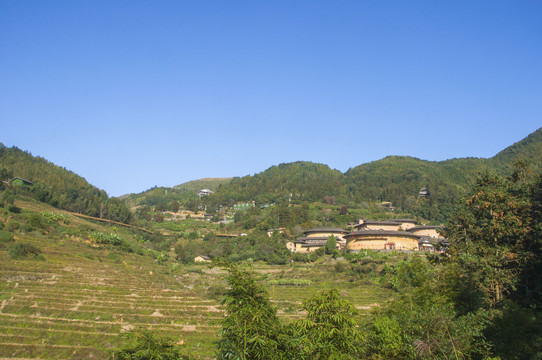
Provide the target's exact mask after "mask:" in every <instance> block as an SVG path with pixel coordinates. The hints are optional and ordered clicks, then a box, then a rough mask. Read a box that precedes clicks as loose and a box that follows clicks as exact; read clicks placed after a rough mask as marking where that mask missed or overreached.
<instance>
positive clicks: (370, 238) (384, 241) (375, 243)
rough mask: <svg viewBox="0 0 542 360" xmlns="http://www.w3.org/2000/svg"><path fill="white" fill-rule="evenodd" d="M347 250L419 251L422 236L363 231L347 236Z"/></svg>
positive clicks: (409, 233)
mask: <svg viewBox="0 0 542 360" xmlns="http://www.w3.org/2000/svg"><path fill="white" fill-rule="evenodd" d="M345 239H346V248H347V249H349V250H353V251H358V250H362V249H367V250H418V249H419V240H420V239H421V236H419V235H416V234H413V233H411V232H407V231H384V230H362V231H356V232H353V233H351V234H347V235H345Z"/></svg>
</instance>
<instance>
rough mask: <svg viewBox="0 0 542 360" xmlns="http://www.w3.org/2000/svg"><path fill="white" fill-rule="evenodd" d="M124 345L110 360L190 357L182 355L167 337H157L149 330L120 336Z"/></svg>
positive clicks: (173, 359) (178, 348) (186, 359)
mask: <svg viewBox="0 0 542 360" xmlns="http://www.w3.org/2000/svg"><path fill="white" fill-rule="evenodd" d="M121 336H122V338H123V340H124V344H123V346H122V348H120V349H118V350H115V351H114V352H113V354H112V357H111V358H112V359H115V360H131V359H162V360H179V359H181V360H183V359H184V360H189V359H192V357H191V356H188V355H183V354H182V353H181V349H180V347H179V346H178V345H177V344H176V343H175V341H174V340H173V339H171V338H168V337H159V336H157V335H156V334H154V333H153V332H152V331H150V330H135V331H130V332H126V333H124V334H122V335H121Z"/></svg>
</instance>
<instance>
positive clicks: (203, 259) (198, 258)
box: [194, 255, 211, 262]
mask: <svg viewBox="0 0 542 360" xmlns="http://www.w3.org/2000/svg"><path fill="white" fill-rule="evenodd" d="M194 262H211V259H210V258H209V257H208V256H205V255H198V256H196V257H195V258H194Z"/></svg>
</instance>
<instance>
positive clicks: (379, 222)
mask: <svg viewBox="0 0 542 360" xmlns="http://www.w3.org/2000/svg"><path fill="white" fill-rule="evenodd" d="M363 225H401V223H400V222H399V221H396V220H364V221H363V223H362V224H357V225H354V227H361V226H363Z"/></svg>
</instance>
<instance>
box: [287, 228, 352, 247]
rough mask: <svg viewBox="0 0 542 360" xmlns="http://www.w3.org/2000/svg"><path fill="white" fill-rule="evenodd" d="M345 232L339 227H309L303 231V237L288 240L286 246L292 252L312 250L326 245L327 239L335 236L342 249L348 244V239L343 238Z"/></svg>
mask: <svg viewBox="0 0 542 360" xmlns="http://www.w3.org/2000/svg"><path fill="white" fill-rule="evenodd" d="M344 234H346V231H344V230H343V229H338V228H314V229H309V230H307V231H305V232H304V233H303V235H304V236H303V237H300V238H297V240H295V241H290V242H288V243H287V244H286V248H288V250H290V251H291V252H300V253H307V252H312V251H316V250H318V249H319V248H321V247H324V246H326V242H327V239H328V238H329V237H330V236H334V237H335V238H336V239H337V247H338V248H339V249H340V248H342V247H344V246H346V240H344V238H343V236H344Z"/></svg>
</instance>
